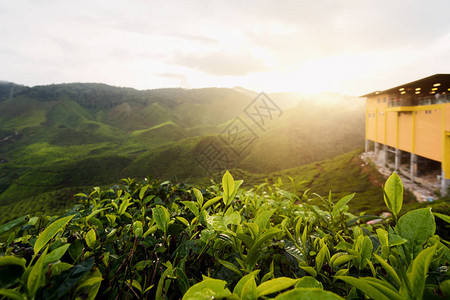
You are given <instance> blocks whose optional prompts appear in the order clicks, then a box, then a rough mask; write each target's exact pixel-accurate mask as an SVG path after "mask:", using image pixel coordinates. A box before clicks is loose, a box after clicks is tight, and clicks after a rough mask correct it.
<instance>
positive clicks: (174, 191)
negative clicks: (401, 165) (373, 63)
mask: <svg viewBox="0 0 450 300" xmlns="http://www.w3.org/2000/svg"><path fill="white" fill-rule="evenodd" d="M242 183H243V181H242V180H234V178H233V177H232V175H231V174H230V173H229V172H226V173H225V174H224V176H223V178H222V183H221V184H214V185H212V186H210V187H209V188H207V189H198V188H195V187H189V186H186V185H183V184H172V183H171V182H168V181H165V182H161V181H148V180H144V181H142V182H138V181H136V180H134V179H125V180H123V186H114V187H112V188H110V189H108V190H102V189H100V188H94V190H93V192H92V193H90V194H89V195H87V194H78V195H77V196H78V197H79V198H80V204H78V205H76V206H75V207H73V208H72V209H71V210H69V211H67V212H66V213H65V214H64V215H62V216H56V217H52V216H46V217H30V216H24V217H21V218H18V219H16V220H14V221H11V222H9V223H7V224H4V225H2V226H0V297H4V298H10V299H60V298H64V299H78V298H83V299H95V298H108V299H133V298H136V299H141V298H148V299H180V298H183V299H211V298H212V297H214V298H215V299H220V298H227V299H266V298H274V297H275V298H276V299H297V298H298V299H300V298H302V299H303V298H304V299H311V298H317V299H342V298H348V299H356V298H361V299H362V298H364V297H370V298H373V299H422V298H445V297H448V296H449V295H450V278H449V274H448V264H449V261H450V251H449V249H448V247H447V246H448V244H449V243H448V242H447V241H445V240H442V239H441V238H440V237H439V236H437V235H435V229H436V225H435V221H434V214H433V213H432V211H431V209H429V208H424V209H417V210H413V211H410V212H408V213H406V214H404V215H401V208H402V202H403V186H402V183H401V180H400V178H399V177H398V176H397V175H396V174H392V176H391V177H389V179H388V180H387V181H386V185H385V187H384V197H385V203H386V205H387V207H388V209H389V210H390V211H391V213H392V218H383V217H379V216H372V215H365V214H361V215H358V216H356V215H353V214H351V213H349V212H348V205H349V203H350V202H351V201H352V199H353V197H354V194H351V195H347V196H344V197H342V198H341V199H333V195H332V194H331V193H330V194H329V195H328V196H327V197H322V196H320V195H317V194H309V192H304V193H303V194H296V193H290V192H287V191H284V190H282V189H281V187H282V182H281V181H278V182H277V183H276V184H274V185H269V184H268V183H267V182H266V183H263V184H261V185H259V186H255V187H254V188H253V189H250V190H243V189H241V188H240V186H241V185H242ZM317 199H318V200H319V201H320V203H321V205H314V204H315V203H317ZM336 200H337V201H336ZM437 216H438V217H439V218H441V219H443V220H447V222H448V220H449V218H450V217H449V216H448V215H444V214H437Z"/></svg>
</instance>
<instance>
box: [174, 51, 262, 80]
mask: <svg viewBox="0 0 450 300" xmlns="http://www.w3.org/2000/svg"><path fill="white" fill-rule="evenodd" d="M172 62H173V63H174V64H176V65H180V66H184V67H188V68H193V69H196V70H199V71H202V72H204V73H207V74H209V75H213V76H243V75H247V74H250V73H255V72H262V71H267V70H268V67H267V66H266V65H265V63H264V62H263V61H262V60H261V59H258V58H257V57H255V56H254V55H252V54H251V53H249V52H242V53H230V52H220V51H216V52H211V53H206V54H184V53H178V54H177V55H175V57H174V58H173V61H172Z"/></svg>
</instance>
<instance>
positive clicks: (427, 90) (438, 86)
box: [360, 74, 450, 97]
mask: <svg viewBox="0 0 450 300" xmlns="http://www.w3.org/2000/svg"><path fill="white" fill-rule="evenodd" d="M415 93H420V94H424V95H428V94H435V93H443V94H445V93H450V74H435V75H432V76H428V77H425V78H422V79H419V80H416V81H412V82H409V83H405V84H402V85H399V86H396V87H393V88H390V89H387V90H384V91H375V92H372V93H369V94H366V95H362V96H360V97H373V96H376V95H378V94H398V95H403V94H415Z"/></svg>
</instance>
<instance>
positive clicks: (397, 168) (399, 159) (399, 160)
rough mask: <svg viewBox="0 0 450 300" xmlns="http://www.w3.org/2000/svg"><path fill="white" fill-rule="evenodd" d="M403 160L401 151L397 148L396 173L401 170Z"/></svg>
mask: <svg viewBox="0 0 450 300" xmlns="http://www.w3.org/2000/svg"><path fill="white" fill-rule="evenodd" d="M401 158H402V152H401V150H400V149H397V148H395V165H394V170H395V172H398V170H399V169H400V164H401Z"/></svg>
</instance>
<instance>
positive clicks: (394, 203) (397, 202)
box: [384, 173, 403, 218]
mask: <svg viewBox="0 0 450 300" xmlns="http://www.w3.org/2000/svg"><path fill="white" fill-rule="evenodd" d="M384 202H385V203H386V206H387V207H388V208H389V210H390V211H391V212H392V214H393V215H394V216H395V217H396V218H397V216H398V214H399V213H400V210H401V209H402V204H403V184H402V181H401V179H400V177H399V176H398V175H397V174H396V173H392V175H391V176H389V178H388V179H387V180H386V184H385V186H384Z"/></svg>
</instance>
